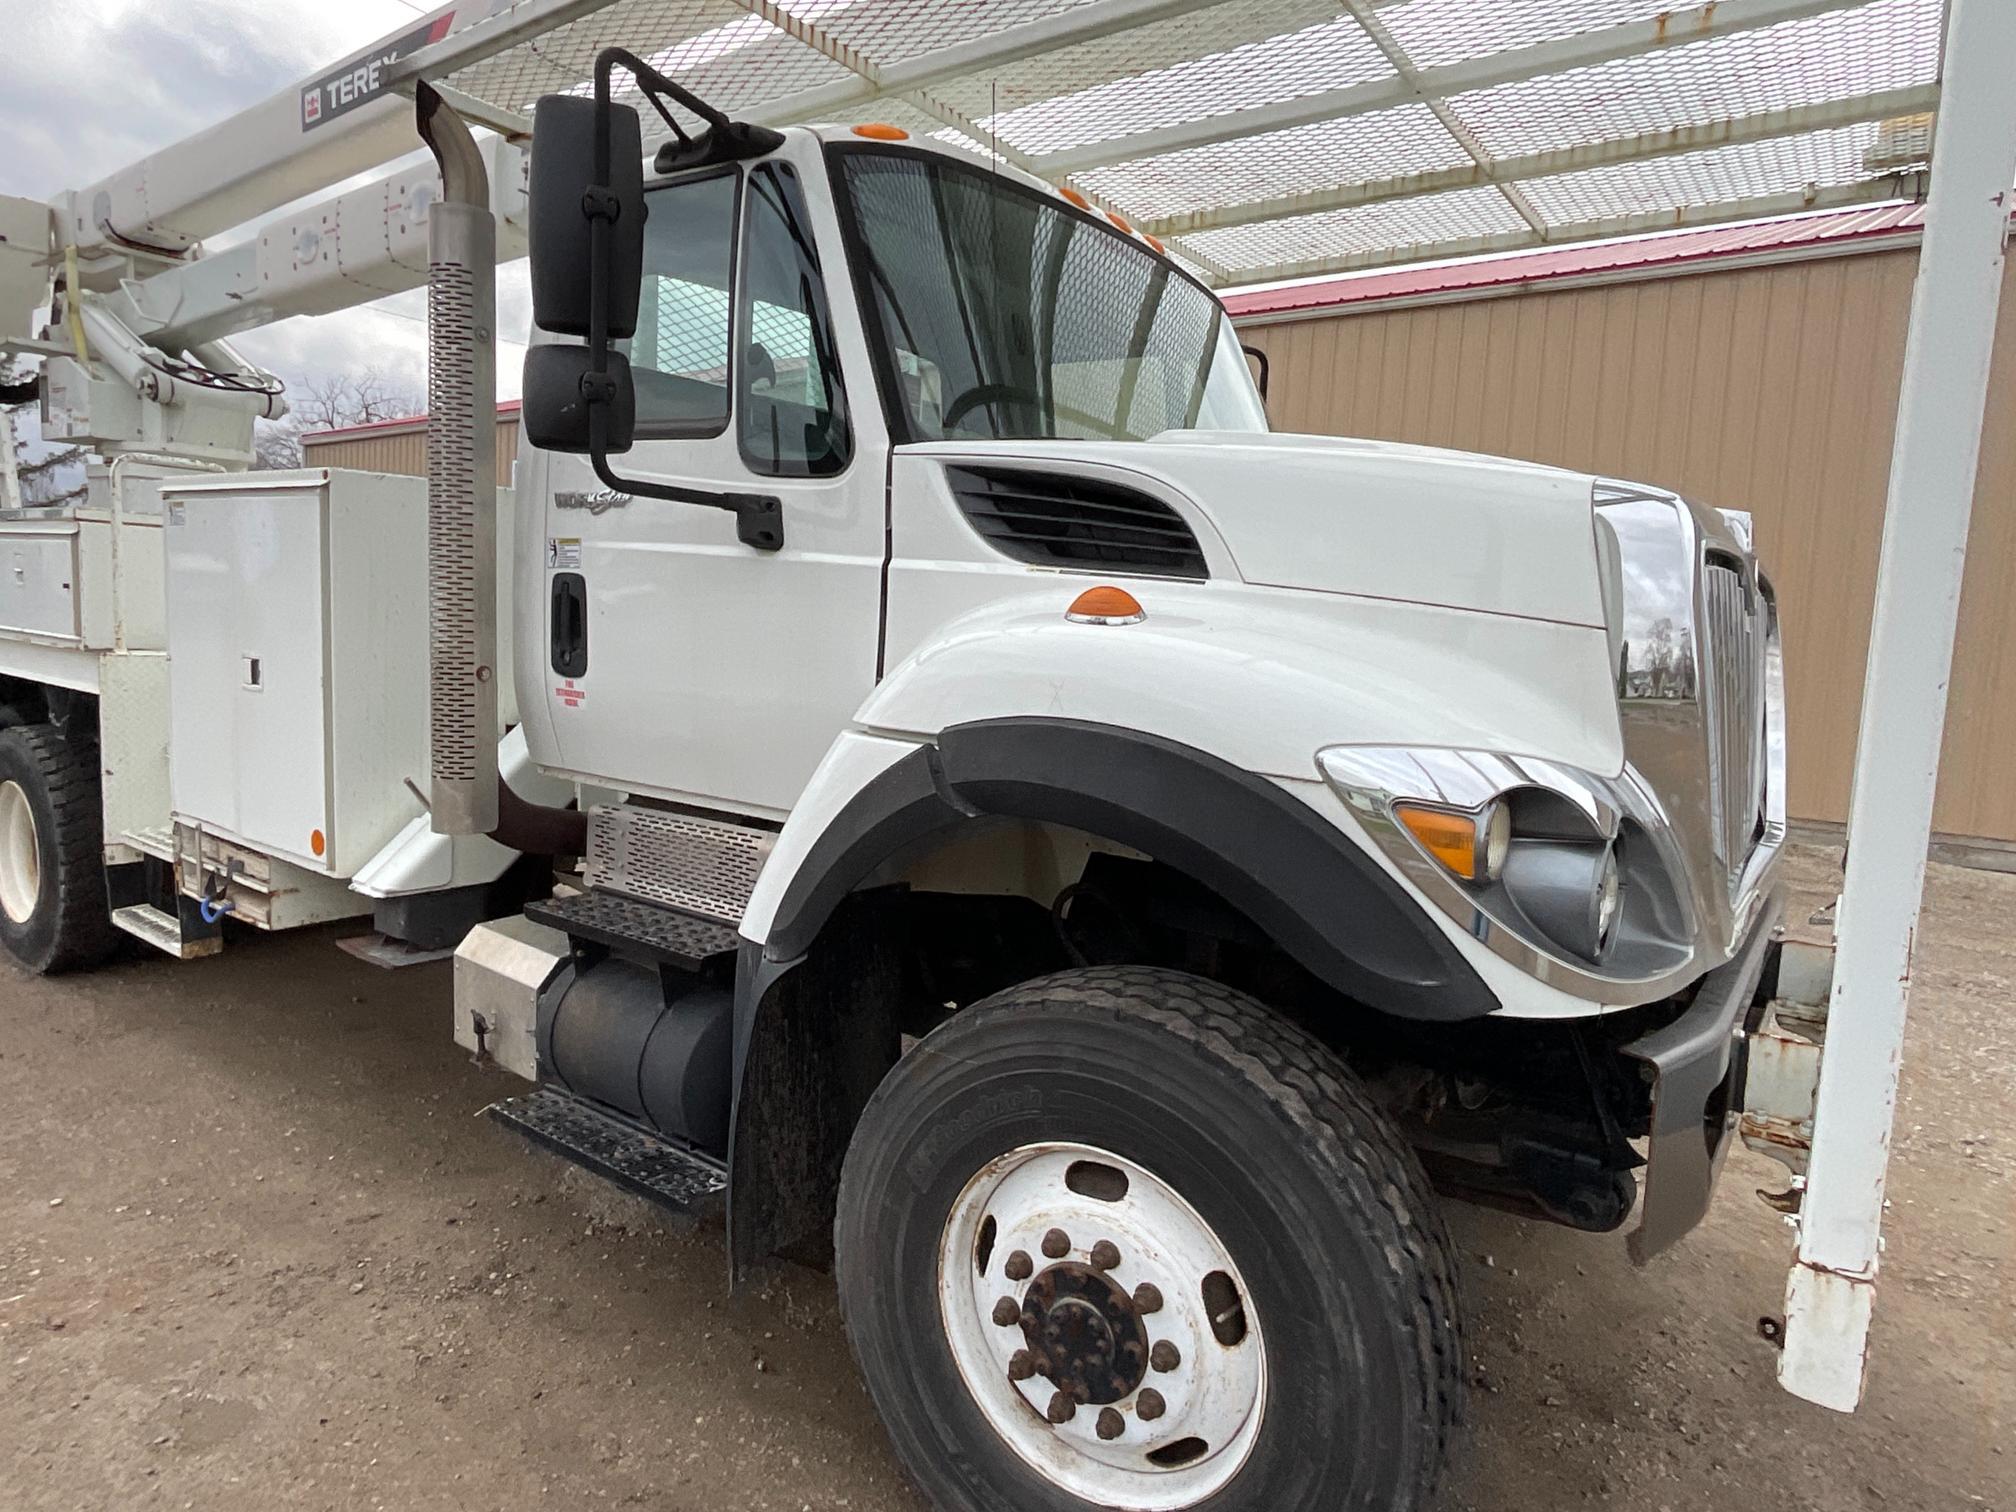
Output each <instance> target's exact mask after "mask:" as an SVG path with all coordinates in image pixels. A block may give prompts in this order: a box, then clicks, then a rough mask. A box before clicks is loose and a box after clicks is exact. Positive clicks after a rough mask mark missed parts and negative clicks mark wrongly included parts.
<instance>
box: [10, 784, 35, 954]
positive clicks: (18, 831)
mask: <svg viewBox="0 0 2016 1512" xmlns="http://www.w3.org/2000/svg"><path fill="white" fill-rule="evenodd" d="M41 896H42V842H41V836H40V835H38V834H37V833H36V830H35V810H34V809H33V808H32V807H30V805H29V803H28V794H27V791H26V790H25V789H24V788H23V787H22V786H21V784H20V783H18V782H12V781H9V782H0V913H5V914H6V915H7V918H8V920H9V921H10V922H12V923H15V924H26V923H27V922H28V921H29V919H31V918H32V917H34V914H35V904H36V902H37V901H38V900H39V899H40V898H41Z"/></svg>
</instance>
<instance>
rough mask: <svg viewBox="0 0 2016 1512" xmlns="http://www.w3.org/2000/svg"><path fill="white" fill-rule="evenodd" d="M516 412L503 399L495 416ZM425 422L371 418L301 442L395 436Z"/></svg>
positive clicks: (311, 435)
mask: <svg viewBox="0 0 2016 1512" xmlns="http://www.w3.org/2000/svg"><path fill="white" fill-rule="evenodd" d="M517 413H518V401H517V400H516V399H505V400H503V401H501V402H500V403H499V404H498V406H497V418H498V419H499V420H502V419H504V418H505V417H506V416H510V415H516V414H517ZM426 423H427V417H426V416H425V415H424V414H422V415H402V416H401V417H400V418H398V419H397V420H373V421H372V422H370V424H368V425H342V426H338V427H337V428H336V429H334V430H319V431H309V432H307V433H306V434H305V435H303V436H302V437H301V444H302V445H303V446H306V445H308V444H309V443H311V442H312V443H314V444H315V445H317V446H320V445H322V444H323V443H325V442H329V441H348V440H350V439H351V438H353V437H356V436H396V435H401V434H404V433H405V432H407V431H414V430H418V429H419V428H420V427H421V426H423V425H425V424H426Z"/></svg>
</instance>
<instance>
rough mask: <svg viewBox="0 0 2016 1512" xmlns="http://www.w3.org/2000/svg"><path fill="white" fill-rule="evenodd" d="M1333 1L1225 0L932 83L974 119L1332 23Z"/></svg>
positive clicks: (953, 103)
mask: <svg viewBox="0 0 2016 1512" xmlns="http://www.w3.org/2000/svg"><path fill="white" fill-rule="evenodd" d="M1336 18H1337V7H1336V5H1335V3H1334V0H1330V3H1326V0H1227V3H1224V4H1217V5H1204V6H1200V7H1199V8H1197V9H1196V10H1192V11H1186V12H1184V13H1183V14H1181V15H1176V16H1171V17H1168V18H1166V19H1164V20H1161V21H1151V22H1149V23H1147V24H1146V25H1144V26H1135V27H1129V28H1128V29H1127V30H1125V31H1120V32H1115V33H1113V34H1112V35H1111V36H1105V37H1098V38H1094V39H1092V40H1089V41H1085V42H1080V43H1078V44H1077V45H1075V46H1073V47H1070V48H1067V49H1063V50H1059V51H1054V52H1046V53H1041V54H1039V55H1037V56H1035V57H1032V58H1024V59H1021V60H1018V61H1015V62H1009V63H1003V64H998V65H996V66H994V67H991V68H987V69H984V70H982V71H980V72H977V73H973V74H969V75H967V76H966V77H965V78H963V79H956V80H951V81H948V82H947V83H944V84H940V85H938V86H936V90H935V92H936V93H937V94H938V96H939V97H940V98H941V99H943V100H945V101H946V102H947V103H949V104H951V105H953V106H954V107H955V108H957V109H959V110H961V111H963V112H965V113H966V114H967V115H968V116H971V117H972V118H974V119H975V120H979V119H983V118H986V117H991V116H995V115H1000V114H1004V113H1006V112H1008V111H1011V110H1017V109H1020V108H1022V107H1023V106H1027V105H1030V104H1033V103H1035V102H1037V101H1042V100H1060V99H1062V98H1064V97H1067V96H1071V95H1076V94H1081V93H1083V92H1084V91H1086V90H1090V89H1095V88H1097V87H1099V86H1101V85H1105V84H1110V83H1112V82H1113V81H1114V80H1119V79H1134V78H1137V77H1139V76H1140V75H1143V74H1149V73H1154V72H1157V71H1158V70H1164V69H1170V68H1173V67H1175V66H1176V65H1177V64H1180V63H1189V62H1192V61H1194V60H1196V59H1199V58H1208V57H1212V56H1215V55H1218V54H1222V53H1225V52H1228V51H1230V50H1231V49H1234V48H1238V47H1243V46H1245V45H1247V44H1249V43H1256V42H1264V41H1266V40H1267V39H1268V38H1270V37H1279V36H1283V35H1285V34H1287V33H1290V32H1299V31H1301V30H1303V29H1304V28H1305V27H1311V26H1317V25H1321V24H1323V23H1326V22H1331V21H1335V20H1336Z"/></svg>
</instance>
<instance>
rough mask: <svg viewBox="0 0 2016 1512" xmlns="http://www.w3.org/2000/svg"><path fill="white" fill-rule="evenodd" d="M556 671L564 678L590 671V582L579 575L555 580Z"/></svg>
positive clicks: (557, 576) (561, 574) (565, 574)
mask: <svg viewBox="0 0 2016 1512" xmlns="http://www.w3.org/2000/svg"><path fill="white" fill-rule="evenodd" d="M552 634H553V670H554V672H556V673H557V674H558V675H560V676H561V677H582V676H585V675H586V674H587V671H588V580H587V579H586V578H584V577H582V576H581V574H580V573H578V572H559V573H555V574H554V576H553V613H552Z"/></svg>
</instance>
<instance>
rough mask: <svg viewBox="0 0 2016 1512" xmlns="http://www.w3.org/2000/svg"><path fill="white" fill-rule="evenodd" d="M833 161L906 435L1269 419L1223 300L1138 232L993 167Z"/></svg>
mask: <svg viewBox="0 0 2016 1512" xmlns="http://www.w3.org/2000/svg"><path fill="white" fill-rule="evenodd" d="M836 155H837V156H838V157H839V159H840V163H841V165H842V170H841V172H840V174H839V176H838V177H839V181H840V184H841V185H842V188H843V193H844V195H845V198H846V201H847V208H848V211H849V213H850V216H851V219H852V222H853V227H854V232H855V238H854V244H855V248H856V261H857V263H858V264H859V267H858V269H857V273H858V276H859V278H860V281H861V285H862V289H861V297H862V300H863V302H864V303H865V304H866V305H868V306H869V307H870V308H871V309H872V310H873V311H874V316H873V318H872V319H871V320H870V322H869V326H870V331H869V339H870V340H871V341H872V342H874V343H876V344H877V345H878V347H879V348H880V350H879V351H878V352H877V354H876V355H877V361H878V364H879V366H880V368H881V371H882V380H883V384H884V387H885V388H886V389H888V390H890V391H891V395H892V397H891V401H890V408H891V410H892V415H891V424H892V425H893V426H894V427H895V429H896V432H897V435H898V438H899V439H901V440H909V441H944V440H957V439H962V438H972V437H1001V438H1013V439H1028V438H1035V437H1051V436H1061V437H1071V438H1078V439H1097V440H1122V441H1138V440H1142V439H1145V438H1146V437H1149V436H1153V435H1156V434H1157V433H1159V432H1161V431H1165V430H1172V429H1185V428H1202V429H1212V430H1253V431H1263V430H1265V429H1266V428H1267V416H1266V412H1265V411H1264V410H1263V409H1262V408H1261V404H1260V396H1259V394H1258V392H1257V391H1256V390H1255V389H1254V387H1253V376H1252V373H1251V371H1250V370H1249V369H1248V368H1247V366H1246V359H1245V356H1244V354H1243V353H1242V352H1241V351H1240V350H1239V343H1238V340H1237V338H1236V337H1235V336H1234V335H1233V333H1232V329H1231V324H1230V322H1228V321H1227V320H1226V319H1225V315H1224V311H1223V309H1222V308H1221V306H1220V305H1219V303H1218V301H1217V300H1216V299H1214V298H1213V297H1212V296H1211V295H1210V294H1209V293H1207V292H1206V291H1205V290H1204V289H1203V288H1202V287H1201V286H1200V285H1198V284H1197V283H1195V282H1193V281H1192V280H1191V279H1190V278H1189V277H1187V276H1186V275H1185V274H1184V273H1183V272H1182V271H1181V270H1180V269H1178V268H1177V267H1176V266H1175V265H1174V264H1172V263H1170V262H1169V261H1168V260H1166V259H1165V258H1161V257H1157V256H1156V255H1155V254H1154V253H1152V252H1150V251H1149V250H1148V248H1147V247H1145V246H1143V245H1142V244H1141V243H1140V242H1138V241H1136V240H1134V239H1133V238H1132V237H1130V236H1126V235H1123V234H1122V233H1121V232H1119V231H1116V230H1114V229H1112V228H1111V227H1109V226H1107V225H1105V224H1103V223H1102V222H1101V221H1099V220H1098V219H1096V218H1095V217H1093V216H1091V215H1087V214H1082V213H1080V212H1078V211H1075V210H1073V209H1071V208H1070V207H1069V206H1068V205H1066V204H1065V203H1063V202H1062V201H1060V200H1058V199H1055V198H1053V197H1051V196H1049V195H1045V194H1042V193H1040V192H1038V191H1035V190H1032V189H1029V188H1026V187H1024V186H1023V185H1021V184H1018V183H1015V182H1013V181H1011V180H1009V179H1006V178H1003V177H1002V176H1001V175H999V174H995V173H990V172H988V171H987V170H986V169H985V168H984V167H980V166H977V165H976V166H973V167H968V166H966V165H965V164H963V163H958V162H954V161H951V160H949V159H945V158H940V157H937V156H932V155H926V154H923V153H918V152H914V151H904V152H892V151H886V150H865V149H859V148H851V147H850V148H845V149H842V150H840V151H839V152H838V153H837V154H836Z"/></svg>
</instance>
